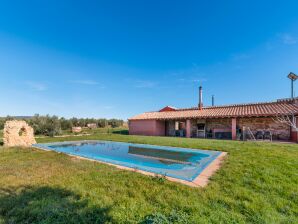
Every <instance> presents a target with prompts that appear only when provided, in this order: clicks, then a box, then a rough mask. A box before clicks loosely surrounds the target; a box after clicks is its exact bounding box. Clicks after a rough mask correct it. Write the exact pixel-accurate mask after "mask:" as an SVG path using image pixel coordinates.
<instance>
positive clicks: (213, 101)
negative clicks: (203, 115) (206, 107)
mask: <svg viewBox="0 0 298 224" xmlns="http://www.w3.org/2000/svg"><path fill="white" fill-rule="evenodd" d="M212 106H214V95H212Z"/></svg>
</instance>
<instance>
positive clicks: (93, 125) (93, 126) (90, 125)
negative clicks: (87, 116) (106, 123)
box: [87, 123, 97, 129]
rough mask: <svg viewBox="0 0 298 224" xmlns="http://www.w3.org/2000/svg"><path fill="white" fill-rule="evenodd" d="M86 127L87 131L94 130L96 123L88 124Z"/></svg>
mask: <svg viewBox="0 0 298 224" xmlns="http://www.w3.org/2000/svg"><path fill="white" fill-rule="evenodd" d="M87 127H88V128H89V129H96V128H97V124H96V123H89V124H87Z"/></svg>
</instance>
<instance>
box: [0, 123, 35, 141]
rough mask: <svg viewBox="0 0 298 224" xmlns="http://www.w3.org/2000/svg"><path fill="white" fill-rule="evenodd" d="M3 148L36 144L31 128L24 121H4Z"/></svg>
mask: <svg viewBox="0 0 298 224" xmlns="http://www.w3.org/2000/svg"><path fill="white" fill-rule="evenodd" d="M3 142H4V146H8V147H11V146H31V145H32V144H36V141H35V138H34V131H33V128H32V127H30V126H29V125H28V124H27V122H26V121H17V120H13V121H6V123H5V125H4V132H3Z"/></svg>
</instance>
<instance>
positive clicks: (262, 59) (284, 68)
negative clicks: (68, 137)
mask: <svg viewBox="0 0 298 224" xmlns="http://www.w3.org/2000/svg"><path fill="white" fill-rule="evenodd" d="M297 9H298V1H297V0H293V1H288V0H283V1H239V0H235V1H229V0H227V1H220V0H218V1H182V0H181V1H173V0H169V1H166V0H164V1H160V0H142V1H140V0H135V1H130V0H127V1H120V0H118V1H112V0H106V1H74V0H72V1H67V0H63V1H54V0H51V1H39V0H36V1H13V0H9V1H6V0H2V1H1V3H0V61H1V63H0V83H1V88H0V96H1V104H0V116H5V115H7V114H10V115H32V114H35V113H39V114H51V115H53V114H56V115H58V116H65V117H72V116H76V117H96V118H98V117H108V118H111V117H116V118H124V119H126V118H128V117H130V116H132V115H135V114H138V113H141V112H144V111H152V110H158V109H160V108H162V107H163V106H166V105H173V106H176V107H191V106H195V105H197V101H198V96H197V95H198V94H197V92H198V85H199V84H198V82H199V81H200V82H201V83H202V85H203V89H204V105H210V103H211V95H212V94H214V95H215V101H216V104H217V105H219V104H232V103H246V102H258V101H271V100H275V99H277V98H283V97H289V95H290V88H289V87H290V83H289V81H288V80H287V78H286V75H287V74H288V73H289V72H290V71H292V72H296V73H298V14H297ZM297 85H298V83H297ZM297 88H298V86H297ZM297 88H296V89H297ZM297 95H298V91H297Z"/></svg>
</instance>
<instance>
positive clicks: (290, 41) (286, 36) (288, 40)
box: [281, 33, 298, 45]
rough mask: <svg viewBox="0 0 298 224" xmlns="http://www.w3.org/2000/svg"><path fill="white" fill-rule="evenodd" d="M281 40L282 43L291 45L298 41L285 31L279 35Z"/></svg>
mask: <svg viewBox="0 0 298 224" xmlns="http://www.w3.org/2000/svg"><path fill="white" fill-rule="evenodd" d="M281 40H282V42H283V43H284V44H287V45H292V44H297V43H298V38H297V37H294V36H292V35H291V34H288V33H285V34H282V35H281Z"/></svg>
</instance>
